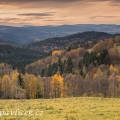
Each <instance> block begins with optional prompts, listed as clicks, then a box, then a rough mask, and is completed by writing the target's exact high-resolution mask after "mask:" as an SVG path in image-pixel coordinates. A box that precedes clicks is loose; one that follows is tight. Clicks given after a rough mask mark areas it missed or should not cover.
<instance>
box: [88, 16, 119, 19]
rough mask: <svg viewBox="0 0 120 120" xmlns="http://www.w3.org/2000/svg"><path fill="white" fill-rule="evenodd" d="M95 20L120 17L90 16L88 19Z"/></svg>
mask: <svg viewBox="0 0 120 120" xmlns="http://www.w3.org/2000/svg"><path fill="white" fill-rule="evenodd" d="M96 18H120V16H92V17H90V19H96Z"/></svg>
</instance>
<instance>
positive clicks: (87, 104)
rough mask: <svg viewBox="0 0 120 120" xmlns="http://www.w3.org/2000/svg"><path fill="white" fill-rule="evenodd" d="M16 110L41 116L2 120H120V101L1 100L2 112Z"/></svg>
mask: <svg viewBox="0 0 120 120" xmlns="http://www.w3.org/2000/svg"><path fill="white" fill-rule="evenodd" d="M16 110H18V111H29V110H32V111H33V113H36V112H39V114H38V115H30V114H29V115H28V114H27V115H21V116H20V115H11V114H9V115H1V116H0V120H120V99H115V98H97V97H96V98H94V97H86V98H85V97H78V98H59V99H39V100H0V111H16ZM42 111H43V113H42Z"/></svg>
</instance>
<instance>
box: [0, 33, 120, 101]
mask: <svg viewBox="0 0 120 120" xmlns="http://www.w3.org/2000/svg"><path fill="white" fill-rule="evenodd" d="M24 70H25V72H24V73H21V72H19V71H18V70H17V69H13V67H12V64H11V65H10V64H7V63H5V62H4V63H1V64H0V98H3V99H24V98H26V99H36V98H47V99H48V98H60V97H79V96H95V97H120V36H119V35H116V36H109V37H104V38H103V37H101V39H96V40H95V41H93V40H92V39H90V40H86V41H84V42H82V43H78V44H72V46H71V45H67V46H64V47H62V48H60V49H58V48H57V49H55V50H53V51H51V52H50V53H49V54H48V55H47V56H44V57H43V58H41V59H39V60H36V61H35V62H32V63H30V64H29V63H28V64H27V65H26V67H25V68H24ZM3 71H4V72H3Z"/></svg>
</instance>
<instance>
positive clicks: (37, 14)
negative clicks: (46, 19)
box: [17, 12, 54, 16]
mask: <svg viewBox="0 0 120 120" xmlns="http://www.w3.org/2000/svg"><path fill="white" fill-rule="evenodd" d="M53 13H54V12H52V13H23V14H17V15H19V16H53Z"/></svg>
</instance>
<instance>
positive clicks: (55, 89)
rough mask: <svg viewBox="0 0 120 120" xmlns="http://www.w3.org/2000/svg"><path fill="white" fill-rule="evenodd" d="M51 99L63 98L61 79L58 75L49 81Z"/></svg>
mask: <svg viewBox="0 0 120 120" xmlns="http://www.w3.org/2000/svg"><path fill="white" fill-rule="evenodd" d="M51 97H52V98H54V97H55V98H59V97H64V93H63V78H62V77H61V76H60V75H59V74H55V75H54V76H52V81H51Z"/></svg>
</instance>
